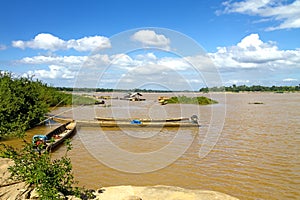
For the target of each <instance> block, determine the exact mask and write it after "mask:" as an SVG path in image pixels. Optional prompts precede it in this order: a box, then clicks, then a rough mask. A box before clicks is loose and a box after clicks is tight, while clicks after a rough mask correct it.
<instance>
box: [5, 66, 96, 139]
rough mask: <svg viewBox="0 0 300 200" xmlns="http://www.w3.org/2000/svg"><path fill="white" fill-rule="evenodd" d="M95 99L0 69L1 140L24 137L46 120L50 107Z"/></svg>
mask: <svg viewBox="0 0 300 200" xmlns="http://www.w3.org/2000/svg"><path fill="white" fill-rule="evenodd" d="M95 102H96V100H95V99H92V98H88V97H82V96H79V95H72V94H68V93H64V92H61V91H58V90H57V89H55V88H53V87H49V86H47V85H46V84H44V83H42V82H41V81H39V80H37V81H33V80H32V78H30V77H27V78H25V77H14V76H13V75H12V74H11V73H9V72H2V71H0V139H1V137H6V136H17V137H22V136H23V135H24V134H25V130H27V129H29V128H32V127H34V126H35V125H37V124H38V123H40V122H41V121H43V119H44V115H45V114H46V113H47V112H48V111H49V107H54V106H64V105H72V104H77V105H78V104H95Z"/></svg>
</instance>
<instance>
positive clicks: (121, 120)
mask: <svg viewBox="0 0 300 200" xmlns="http://www.w3.org/2000/svg"><path fill="white" fill-rule="evenodd" d="M95 119H96V120H98V121H112V122H128V121H132V120H139V121H141V122H178V121H187V120H189V119H190V118H188V117H178V118H169V119H138V118H133V119H128V118H113V117H95Z"/></svg>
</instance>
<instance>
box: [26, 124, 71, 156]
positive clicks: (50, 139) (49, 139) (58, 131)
mask: <svg viewBox="0 0 300 200" xmlns="http://www.w3.org/2000/svg"><path fill="white" fill-rule="evenodd" d="M75 129H76V122H75V121H68V122H66V123H64V124H62V125H60V126H59V127H57V128H55V129H54V130H52V131H51V132H49V133H47V134H46V135H35V136H33V138H32V140H33V143H34V146H35V148H36V149H37V150H40V151H51V150H54V149H55V148H56V147H58V146H59V145H60V144H61V143H62V142H64V140H65V139H67V138H69V137H70V136H71V135H72V134H73V133H74V132H75ZM39 145H41V147H42V149H40V147H39Z"/></svg>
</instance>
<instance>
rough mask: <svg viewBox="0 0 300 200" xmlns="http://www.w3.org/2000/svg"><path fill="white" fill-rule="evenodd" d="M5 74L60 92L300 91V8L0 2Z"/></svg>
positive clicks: (230, 2) (0, 60)
mask: <svg viewBox="0 0 300 200" xmlns="http://www.w3.org/2000/svg"><path fill="white" fill-rule="evenodd" d="M0 19H1V20H0V70H1V71H9V72H12V73H13V74H14V75H15V76H30V77H33V78H34V79H39V80H42V81H43V82H45V83H47V84H49V85H52V86H57V87H101V88H113V89H133V88H141V89H145V88H146V89H164V90H199V89H200V88H202V87H206V86H208V87H213V86H223V85H225V86H229V85H232V84H236V85H244V84H245V85H249V86H251V85H265V86H272V85H287V86H295V85H299V83H300V37H299V35H300V0H239V1H238V0H212V1H199V0H178V1H174V0H151V1H146V0H42V1H41V0H26V1H23V0H1V1H0Z"/></svg>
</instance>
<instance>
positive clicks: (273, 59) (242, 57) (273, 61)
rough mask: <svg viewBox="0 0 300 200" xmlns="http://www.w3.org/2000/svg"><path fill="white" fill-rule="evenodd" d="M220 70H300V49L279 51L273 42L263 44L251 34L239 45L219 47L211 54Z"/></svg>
mask: <svg viewBox="0 0 300 200" xmlns="http://www.w3.org/2000/svg"><path fill="white" fill-rule="evenodd" d="M209 55H210V56H211V58H212V60H213V61H214V63H215V64H216V66H217V67H219V68H223V69H224V68H225V69H226V68H227V69H228V68H241V69H245V68H269V69H278V68H300V49H295V50H279V49H278V47H277V45H276V43H274V42H272V41H268V42H263V41H262V40H261V39H260V38H259V35H258V34H250V35H248V36H246V37H245V38H243V39H242V40H241V41H240V42H239V43H238V44H237V45H234V46H229V47H218V48H217V52H215V53H210V54H209Z"/></svg>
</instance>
